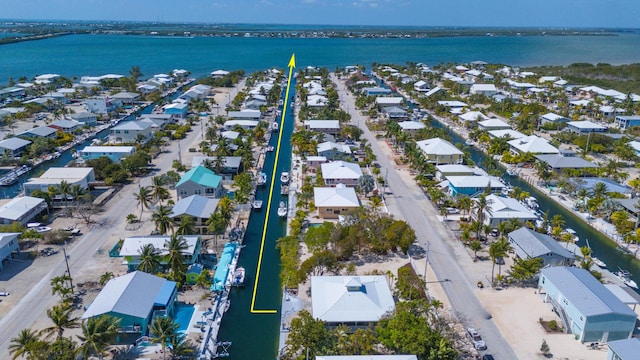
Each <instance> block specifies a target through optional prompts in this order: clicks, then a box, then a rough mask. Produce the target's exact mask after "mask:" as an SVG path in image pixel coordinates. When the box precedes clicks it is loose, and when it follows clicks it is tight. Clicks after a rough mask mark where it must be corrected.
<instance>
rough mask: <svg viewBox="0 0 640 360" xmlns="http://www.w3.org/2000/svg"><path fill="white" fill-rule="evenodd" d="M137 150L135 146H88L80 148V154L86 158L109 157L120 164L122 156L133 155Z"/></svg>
mask: <svg viewBox="0 0 640 360" xmlns="http://www.w3.org/2000/svg"><path fill="white" fill-rule="evenodd" d="M135 152H136V147H135V146H86V147H85V148H84V149H82V150H80V155H81V156H82V158H83V159H84V160H93V159H97V158H101V157H107V158H109V159H110V160H111V161H112V162H113V163H115V164H119V163H120V161H121V160H122V158H125V157H127V156H129V155H132V154H133V153H135Z"/></svg>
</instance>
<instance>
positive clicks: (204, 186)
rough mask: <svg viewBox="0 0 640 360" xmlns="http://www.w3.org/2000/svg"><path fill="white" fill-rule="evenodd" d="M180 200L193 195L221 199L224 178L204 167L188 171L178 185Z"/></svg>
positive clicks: (199, 166)
mask: <svg viewBox="0 0 640 360" xmlns="http://www.w3.org/2000/svg"><path fill="white" fill-rule="evenodd" d="M176 191H177V192H178V198H179V199H183V198H186V197H188V196H191V195H202V196H206V197H209V198H219V197H221V196H222V193H223V191H224V188H223V187H222V176H220V175H216V174H215V173H214V172H213V171H211V170H209V169H207V168H206V167H204V166H203V165H198V166H196V167H195V168H193V169H191V170H189V171H187V172H186V173H185V174H184V175H183V176H182V178H181V179H180V181H178V183H177V184H176Z"/></svg>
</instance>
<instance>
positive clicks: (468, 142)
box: [464, 140, 473, 146]
mask: <svg viewBox="0 0 640 360" xmlns="http://www.w3.org/2000/svg"><path fill="white" fill-rule="evenodd" d="M464 144H465V145H467V146H473V140H467V141H465V142H464Z"/></svg>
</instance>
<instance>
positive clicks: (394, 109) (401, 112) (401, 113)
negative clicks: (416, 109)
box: [382, 106, 407, 121]
mask: <svg viewBox="0 0 640 360" xmlns="http://www.w3.org/2000/svg"><path fill="white" fill-rule="evenodd" d="M382 112H383V113H384V114H385V115H386V116H387V117H388V118H389V120H395V121H398V120H404V119H406V118H407V111H406V110H405V109H403V108H401V107H399V106H385V107H383V108H382Z"/></svg>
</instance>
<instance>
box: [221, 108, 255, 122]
mask: <svg viewBox="0 0 640 360" xmlns="http://www.w3.org/2000/svg"><path fill="white" fill-rule="evenodd" d="M228 118H229V120H254V121H260V119H261V118H262V113H261V112H260V110H242V111H229V115H228Z"/></svg>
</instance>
